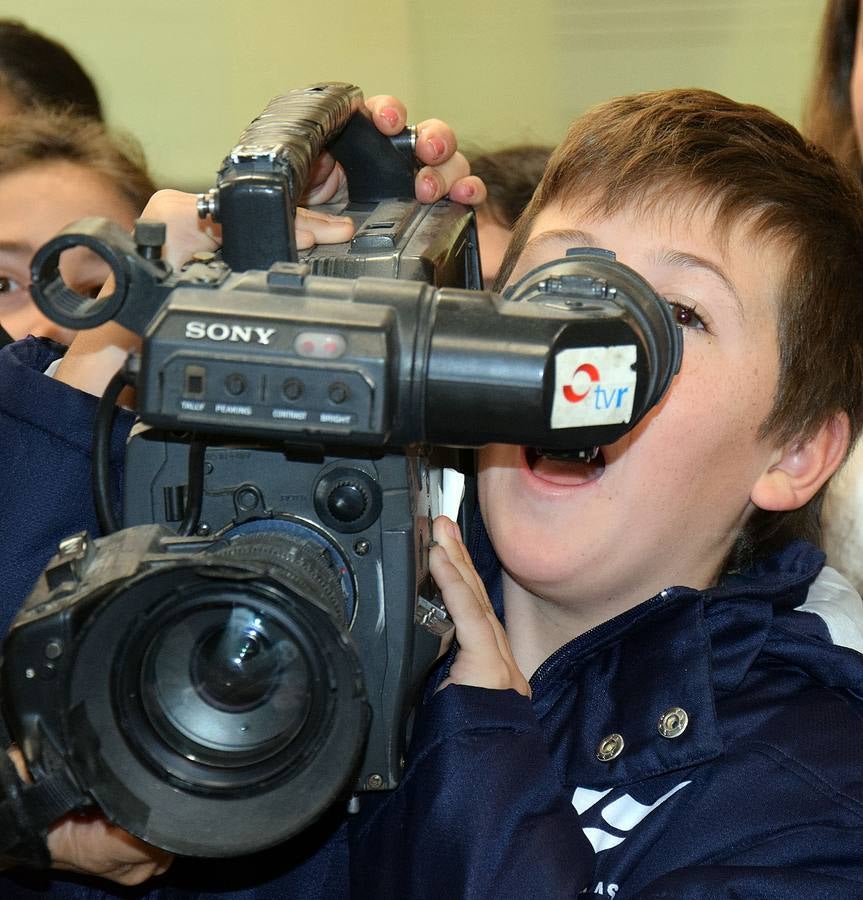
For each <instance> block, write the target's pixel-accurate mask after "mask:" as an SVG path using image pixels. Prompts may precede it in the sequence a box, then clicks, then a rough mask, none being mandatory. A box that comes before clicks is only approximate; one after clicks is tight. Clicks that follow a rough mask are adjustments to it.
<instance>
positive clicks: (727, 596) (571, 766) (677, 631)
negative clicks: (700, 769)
mask: <svg viewBox="0 0 863 900" xmlns="http://www.w3.org/2000/svg"><path fill="white" fill-rule="evenodd" d="M471 550H472V554H473V558H474V560H475V562H476V565H477V569H478V571H479V573H480V575H481V576H482V577H483V579H484V581H485V583H486V587H487V589H488V591H489V595H490V597H491V599H492V602H493V604H494V605H495V608H496V609H497V611H498V614H502V588H501V574H500V564H499V562H498V561H497V558H496V556H495V554H494V550H493V549H492V547H491V543H490V541H489V539H488V536H487V534H486V533H485V529H484V528H483V527H482V523H481V522H479V526H478V528H475V529H474V534H473V535H472V541H471ZM823 559H824V557H823V554H822V553H821V551H819V550H817V549H816V548H814V547H812V546H811V545H809V544H806V543H803V542H799V543H796V544H792V545H789V546H788V547H787V548H786V549H785V550H784V551H782V552H781V553H780V554H778V555H777V556H775V557H772V558H770V559H768V560H765V561H763V562H761V563H759V564H757V565H756V566H755V567H753V568H752V569H751V570H749V571H747V572H745V573H742V574H739V575H733V576H730V577H729V578H727V579H726V580H725V581H724V582H723V584H722V585H720V586H718V587H714V588H711V589H708V590H705V591H697V590H694V589H691V588H686V587H672V588H669V589H667V590H665V591H662V592H661V593H660V594H658V595H657V596H655V597H652V598H651V599H649V600H646V601H645V602H644V603H641V604H640V605H639V606H637V607H635V608H633V609H631V610H628V611H627V612H626V613H624V614H623V615H620V616H617V617H615V618H614V619H611V620H609V621H607V622H604V623H603V624H601V625H599V626H598V627H596V628H594V629H592V630H591V631H589V632H587V633H585V634H583V635H581V636H579V637H578V638H576V639H575V640H573V641H571V642H569V643H568V644H566V645H564V646H563V647H561V648H560V650H558V651H557V652H555V653H554V654H552V656H550V657H549V658H548V659H547V660H546V661H545V662H544V663H543V664H542V666H540V668H539V669H538V670H537V672H536V673H535V674H534V676H533V678H532V679H531V684H532V687H533V692H534V693H533V702H534V709H535V711H536V713H537V715H538V717H539V719H540V720H541V722H542V726H543V729H544V730H545V731H546V733H549V731H551V733H552V734H553V745H554V746H560V748H561V751H562V752H560V754H559V755H558V754H557V753H556V754H555V755H556V758H557V759H558V760H560V761H561V762H562V764H563V765H565V766H566V769H567V771H566V772H562V773H561V775H562V777H563V780H564V781H565V782H567V783H571V784H578V785H589V786H590V787H592V788H594V789H599V790H602V789H605V788H611V787H614V786H615V785H618V784H621V783H630V782H632V781H634V780H640V779H642V778H646V777H650V776H655V775H661V774H664V773H669V772H673V771H675V770H680V769H686V768H689V767H690V766H695V765H698V764H700V763H703V762H706V761H708V760H710V759H713V758H715V757H716V756H718V755H719V754H720V752H721V751H722V748H723V739H722V736H721V734H720V731H719V726H718V723H717V717H716V695H717V693H718V692H722V691H728V690H733V688H734V687H735V686H736V685H737V684H739V683H740V681H742V679H743V678H744V677H745V675H746V673H747V672H748V671H749V669H750V667H751V665H752V663H753V661H754V660H755V659H756V657H757V656H758V654H759V653H760V652H761V650H762V649H763V647H764V644H765V642H766V641H767V640H768V639H769V636H770V632H771V627H772V625H773V621H774V616H775V615H776V613H777V612H783V611H788V612H791V611H792V610H793V609H794V607H796V606H799V605H800V604H801V603H803V601H804V600H805V597H806V593H807V590H808V588H809V586H810V584H811V583H812V581H813V580H814V579H815V577H816V575H817V574H818V572H819V570H820V568H821V566H822V564H823ZM677 710H683V711H684V712H685V714H686V717H687V720H688V724H687V725H686V728H685V730H684V731H683V732H682V733H680V734H677V735H676V736H670V733H671V732H673V731H674V729H673V728H671V729H669V727H668V725H669V723H670V722H672V720H673V717H674V716H677V717H678V718H679V713H678V712H676V711H677ZM576 723H577V724H576ZM663 732H665V735H669V736H664V735H663ZM613 735H619V736H620V737H621V738H622V740H623V744H624V748H623V751H622V752H621V753H620V754H619V756H617V757H616V758H615V759H613V760H610V761H601V760H600V759H599V758H598V755H597V754H598V749H599V747H600V745H601V744H602V743H603V741H604V740H606V739H607V738H610V737H611V736H613ZM615 740H616V739H613V741H615Z"/></svg>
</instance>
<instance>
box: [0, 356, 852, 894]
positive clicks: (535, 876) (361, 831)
mask: <svg viewBox="0 0 863 900" xmlns="http://www.w3.org/2000/svg"><path fill="white" fill-rule="evenodd" d="M45 352H46V350H45V345H44V344H43V343H40V342H32V341H31V342H22V343H21V344H17V345H13V346H12V347H10V348H5V349H3V350H0V385H3V386H4V387H3V388H2V390H3V394H2V396H0V415H2V416H3V428H4V432H5V429H7V428H9V427H11V428H12V429H13V434H14V435H15V438H14V440H13V441H9V440H8V439H7V440H4V442H3V446H2V449H0V472H2V473H3V476H4V477H6V476H7V475H8V474H9V473H15V477H14V478H13V479H12V480H11V481H10V483H9V484H7V485H5V486H4V491H8V492H10V493H13V494H14V496H15V500H16V502H15V505H14V506H12V507H11V509H12V510H13V511H17V512H16V514H15V515H10V516H9V517H8V519H7V521H6V522H5V523H4V525H3V528H4V529H5V532H4V534H3V536H2V542H0V555H2V556H3V557H4V559H3V563H2V569H3V570H9V569H10V568H14V566H10V563H9V556H15V557H16V559H17V562H16V563H15V565H17V566H26V567H27V569H28V571H27V574H26V576H25V577H23V578H22V577H18V580H17V585H18V591H19V592H18V594H16V595H13V594H12V593H10V592H8V591H7V593H6V594H4V601H5V602H4V604H3V605H4V607H5V609H4V614H5V615H6V616H7V619H8V617H9V616H11V615H12V612H13V610H12V608H11V607H12V605H14V604H17V603H18V602H20V600H21V599H22V595H23V592H24V591H26V586H25V585H24V582H25V581H26V582H27V584H28V585H29V582H30V581H32V580H33V578H35V577H36V575H37V574H38V569H39V568H40V567H41V565H42V563H43V562H44V559H45V558H46V557H47V556H48V555H50V552H51V546H50V544H52V543H53V542H54V540H55V539H56V538H59V537H62V536H63V534H65V533H66V532H73V531H77V530H81V529H82V528H84V527H92V525H93V524H94V523H92V521H91V520H92V507H91V506H90V501H89V487H88V481H89V461H88V451H87V447H88V446H89V434H88V427H87V425H86V423H87V422H89V421H90V420H91V416H85V415H84V412H83V409H82V407H86V406H87V405H90V406H92V405H93V402H92V398H83V400H82V397H83V395H78V394H74V396H73V397H72V398H71V399H70V395H72V394H73V392H71V391H69V390H68V389H65V388H64V387H63V386H62V385H57V384H54V385H53V386H48V385H45V384H44V383H43V382H44V381H47V379H45V378H44V376H42V375H41V374H39V373H38V372H30V373H29V374H27V375H21V373H20V370H21V368H22V367H23V368H26V367H27V365H28V360H29V361H31V363H32V366H31V367H34V368H36V369H40V368H41V362H42V361H44V357H43V356H40V354H43V353H45ZM50 352H53V351H50ZM9 355H11V356H12V357H13V359H14V362H13V363H10V361H9V360H8V358H4V357H8V356H9ZM33 361H35V362H33ZM16 367H17V368H16ZM10 368H11V370H12V371H18V372H19V375H20V379H19V381H18V384H19V385H21V384H27V385H29V388H28V394H29V396H21V397H20V398H15V399H17V400H18V401H19V402H18V404H17V407H16V411H15V412H14V414H13V413H10V411H9V408H10V404H11V405H13V406H14V405H15V404H13V403H12V401H11V400H10V399H9V395H10V392H11V388H10V383H9V378H10V377H11V376H10V374H9V373H10ZM25 378H26V379H28V380H27V381H24V380H23V379H25ZM73 404H79V405H73ZM20 407H29V408H30V410H31V412H30V413H29V414H28V413H26V410H22V409H21V408H20ZM76 416H81V418H80V419H78V420H77V421H78V423H79V424H78V425H77V426H76V425H75V424H74V422H75V421H76V419H75V418H74V417H76ZM46 422H47V423H50V424H48V425H46ZM76 428H77V429H78V430H79V431H80V432H81V433H80V434H79V435H78V439H77V440H76V441H72V440H70V436H71V434H72V432H73V431H75V429H76ZM127 429H128V419H126V418H124V419H122V420H121V421H120V422H119V423H118V425H117V427H116V429H115V431H116V433H115V435H114V437H115V439H116V443H115V449H116V450H117V453H119V452H120V451H119V448H120V447H121V445H122V441H123V438H124V436H125V431H126V430H127ZM6 433H8V432H6ZM36 447H39V448H41V449H40V450H39V454H41V455H37V454H36V453H35V452H34V451H33V450H31V448H36ZM22 457H23V459H22ZM117 462H118V463H119V456H118V457H117ZM24 476H26V477H27V479H29V480H24ZM49 482H50V483H49ZM46 495H47V496H48V498H49V499H48V500H46V499H44V498H45V497H46ZM37 498H42V500H41V502H40V503H37V502H36V499H37ZM70 499H71V500H72V502H73V504H74V506H73V508H68V509H62V510H61V505H62V503H61V501H64V500H65V501H69V500H70ZM52 504H54V508H53V509H52V506H51V505H52ZM6 508H7V509H9V508H10V507H8V506H7V507H6ZM55 516H57V517H61V518H62V524H61V525H57V526H56V527H55V523H54V517H55ZM63 529H65V531H64V530H63ZM40 535H41V538H40ZM16 536H20V537H21V538H22V539H25V540H26V541H27V542H28V544H27V546H28V547H29V548H30V549H29V551H28V552H30V553H36V555H37V556H38V557H39V560H40V561H39V562H38V564H37V563H36V561H35V560H34V561H30V560H29V559H25V555H26V554H22V553H21V552H19V550H18V548H16V547H14V546H12V545H10V541H12V542H13V543H14V540H15V539H16ZM472 552H473V555H474V559H475V560H476V562H477V565H478V568H479V570H480V573H481V574H482V576H483V578H484V580H485V582H486V584H487V586H488V588H489V592H490V595H491V596H492V599H493V601H494V602H495V604H496V606H497V609H498V612H499V613H501V612H502V605H501V604H502V597H501V579H500V566H499V563H498V561H497V559H496V558H495V556H494V553H493V551H492V549H491V547H490V545H489V542H488V539H487V537H486V536H485V533H484V531H483V530H482V528H481V525H480V526H479V527H478V529H477V534H476V540H475V543H474V545H473V546H472ZM822 566H823V555H822V554H821V553H820V551H818V550H816V549H815V548H813V547H811V546H809V545H807V544H803V543H799V544H794V545H791V546H789V547H787V548H786V549H785V551H784V552H783V553H781V554H780V555H778V556H777V557H775V558H772V559H770V560H768V561H766V562H764V563H762V564H760V565H758V566H757V567H755V568H754V569H752V570H751V571H748V572H746V573H744V574H740V575H735V576H732V577H729V578H728V579H727V581H726V582H725V583H724V584H723V585H722V586H720V587H717V588H713V589H710V590H706V591H695V590H691V589H688V588H684V587H677V588H669V589H668V590H667V591H663V592H662V594H660V595H658V596H656V597H654V598H652V599H649V600H647V601H645V602H644V603H642V604H641V605H640V606H638V607H636V608H634V609H632V610H630V611H628V612H627V613H625V614H623V615H621V616H619V617H617V618H615V619H612V620H610V621H608V622H606V623H604V624H602V625H600V626H599V627H597V628H595V629H593V630H592V631H590V632H588V633H586V634H584V635H582V636H581V637H579V638H577V639H576V640H574V641H572V642H570V643H569V644H567V645H566V646H564V647H562V648H561V649H560V650H559V651H557V652H556V653H555V654H553V655H552V656H551V657H550V658H549V659H548V660H546V662H545V663H543V665H542V666H541V667H540V668H539V670H538V671H537V672H536V674H535V675H534V676H533V678H532V680H531V684H532V688H533V698H532V700H527V699H526V698H524V697H520V696H518V695H516V694H515V693H514V692H502V691H489V690H483V689H478V688H470V687H464V686H450V687H448V688H446V690H444V691H442V692H441V693H439V694H435V695H432V693H431V691H432V689H433V687H434V680H433V681H432V683H431V684H430V686H429V693H428V695H427V697H426V702H425V703H424V705H423V706H422V708H421V709H420V711H419V715H418V718H417V724H416V728H415V732H414V737H413V740H412V744H411V748H410V754H409V763H408V768H407V770H406V772H405V777H404V779H403V783H402V785H401V786H400V788H399V789H398V790H397V791H395V792H392V793H389V794H385V795H377V796H375V797H374V798H372V797H366V798H364V800H363V803H362V807H361V811H360V813H359V814H358V815H356V816H351V817H349V821H348V824H347V825H344V824H343V820H342V816H341V814H340V812H339V811H338V810H336V811H334V812H333V814H332V816H331V817H330V818H329V819H328V820H327V821H325V822H323V823H321V825H320V826H319V827H318V829H316V830H313V831H310V832H308V833H306V834H304V835H303V836H302V839H301V840H295V841H292V842H290V843H288V844H286V845H284V846H282V847H278V848H275V849H274V850H272V851H269V852H268V853H266V854H259V855H258V856H256V857H247V858H243V859H235V860H225V861H191V860H186V861H178V864H177V865H176V866H175V868H174V869H172V870H171V871H170V872H169V873H168V875H167V876H166V877H164V878H163V879H161V880H160V882H159V884H160V888H151V889H149V890H150V891H151V893H149V894H147V891H148V889H138V890H137V891H133V892H131V893H130V892H124V891H122V890H120V889H115V888H107V889H106V890H104V891H102V890H97V889H89V890H88V889H86V888H84V887H80V886H78V885H76V886H75V887H71V886H70V884H69V882H68V881H65V882H63V886H62V887H61V886H59V882H55V883H54V887H53V889H52V890H51V891H49V892H42V893H39V892H34V893H24V892H23V888H22V887H21V886H20V884H19V883H17V882H13V881H11V880H10V878H11V877H12V876H10V875H8V874H7V876H6V878H5V879H0V896H3V897H7V896H8V897H31V896H32V897H37V896H52V897H75V898H76V900H83V898H87V900H91V898H94V897H99V898H101V897H123V896H140V895H142V894H144V895H148V896H149V897H152V898H154V900H155V898H157V897H158V898H160V900H175V898H176V900H179V898H182V900H191V898H196V900H200V898H205V897H206V898H215V897H222V898H231V900H270V898H276V897H279V898H302V900H315V898H320V900H330V898H343V897H346V896H349V895H350V896H352V897H356V898H367V897H368V898H371V897H374V898H391V897H392V898H408V900H422V898H426V897H428V898H433V900H444V898H446V900H449V898H480V897H481V898H483V900H485V898H489V897H494V898H495V900H506V898H533V897H537V898H543V900H546V898H549V900H554V898H564V897H566V898H573V897H575V896H577V895H578V894H580V893H584V892H586V893H587V894H588V895H589V896H598V897H607V898H611V897H616V898H618V900H625V898H658V897H668V898H676V900H681V898H682V900H686V898H703V897H747V898H777V900H778V898H782V900H789V898H790V900H794V898H801V900H803V898H806V900H810V898H821V897H824V898H826V897H830V898H831V900H837V898H852V897H853V898H859V897H861V896H863V656H861V654H860V652H858V650H856V649H847V648H846V647H843V646H840V645H839V644H840V643H842V642H845V643H850V644H853V645H855V646H857V647H858V649H859V647H863V609H861V604H860V598H859V597H857V596H856V595H853V594H852V593H851V592H850V591H849V590H845V589H844V588H842V587H841V585H840V587H838V588H837V583H838V580H837V579H836V578H835V576H834V573H832V572H831V571H830V570H828V569H823V570H822ZM13 574H14V573H13ZM843 591H844V592H843ZM441 677H443V673H442V672H441V673H439V674H438V676H437V678H438V679H439V678H441ZM677 710H683V711H685V713H686V715H687V719H688V724H687V725H686V727H685V729H682V730H681V729H680V727H679V723H680V720H681V717H680V713H679V712H675V713H673V711H677ZM672 713H673V714H672ZM675 716H676V720H675ZM675 721H676V722H677V724H678V728H677V731H679V733H675V734H673V735H672V734H671V733H670V732H669V726H670V725H673V724H674V722H675ZM660 722H662V723H663V724H664V727H665V730H666V734H667V735H669V736H664V735H663V734H661V733H660V730H659V724H660ZM671 731H675V729H674V728H671ZM612 735H619V736H620V737H621V738H622V742H623V745H622V750H621V751H620V753H619V755H617V756H616V757H614V758H613V759H610V760H608V761H604V762H603V761H600V760H599V759H598V758H597V748H598V746H599V745H600V743H602V742H603V741H604V739H606V738H608V737H609V736H612ZM618 744H619V741H618ZM609 746H615V742H614V741H611V742H610V744H609ZM226 827H229V824H226ZM21 877H22V878H26V879H28V881H27V883H28V884H31V885H33V884H35V883H36V882H37V881H38V879H39V878H40V877H42V876H41V875H40V874H38V873H22V875H21ZM349 880H350V885H351V887H350V888H349V886H348V882H349ZM91 883H95V882H91ZM101 887H102V885H100V888H101Z"/></svg>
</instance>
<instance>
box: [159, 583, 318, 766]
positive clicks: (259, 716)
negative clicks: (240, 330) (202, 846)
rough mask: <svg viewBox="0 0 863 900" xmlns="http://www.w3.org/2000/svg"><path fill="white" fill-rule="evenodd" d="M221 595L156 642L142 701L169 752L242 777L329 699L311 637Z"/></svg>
mask: <svg viewBox="0 0 863 900" xmlns="http://www.w3.org/2000/svg"><path fill="white" fill-rule="evenodd" d="M220 593H221V596H213V592H210V594H209V596H208V597H207V598H206V601H204V598H203V597H201V598H200V601H199V602H198V603H196V604H195V605H193V606H189V607H185V608H184V607H183V605H182V604H181V605H180V608H179V609H178V610H177V614H176V615H175V616H173V617H171V618H170V619H169V620H168V621H167V622H165V623H164V627H163V628H162V629H161V630H160V631H159V633H158V634H156V635H154V637H153V640H152V641H151V643H150V645H149V648H148V650H147V653H146V656H145V659H144V673H145V678H144V684H143V686H142V691H141V695H142V697H143V699H144V706H145V709H146V711H147V714H148V717H149V719H150V722H151V723H152V724H153V726H154V727H155V729H156V731H157V733H158V734H160V735H161V738H162V740H163V741H164V743H165V744H167V745H168V746H169V747H172V748H173V749H174V750H175V751H176V752H178V753H179V754H180V755H181V756H182V757H185V758H187V759H195V760H197V761H198V762H206V763H208V764H209V765H213V766H218V767H220V768H221V769H236V768H239V767H242V766H248V765H251V764H254V763H258V762H263V761H264V760H267V759H269V758H271V757H272V756H273V755H274V754H276V753H277V752H278V751H280V750H283V749H285V748H287V747H288V746H289V745H290V743H291V741H293V740H294V739H295V738H296V736H297V734H298V733H299V732H300V731H301V729H302V728H303V726H304V725H305V724H306V722H307V720H308V717H309V711H310V708H311V705H312V703H313V702H321V699H322V698H320V697H316V693H317V692H316V687H315V684H314V676H313V674H312V671H311V665H310V660H309V655H310V653H311V652H312V651H311V644H310V641H311V636H310V635H307V634H304V633H303V631H302V629H301V626H300V625H299V623H298V622H297V621H293V622H292V621H290V620H288V619H284V618H283V617H282V616H281V615H279V611H278V610H277V609H275V608H272V609H268V608H267V604H266V603H260V604H258V605H256V606H248V605H246V604H245V603H242V602H239V598H238V596H237V594H238V593H239V592H236V593H234V592H231V591H230V590H224V589H223V590H222V591H221V592H220ZM232 593H233V596H232ZM246 593H248V591H246ZM246 599H247V600H248V599H251V598H250V597H248V596H247V597H246ZM303 645H305V649H304V646H303ZM178 771H179V770H178Z"/></svg>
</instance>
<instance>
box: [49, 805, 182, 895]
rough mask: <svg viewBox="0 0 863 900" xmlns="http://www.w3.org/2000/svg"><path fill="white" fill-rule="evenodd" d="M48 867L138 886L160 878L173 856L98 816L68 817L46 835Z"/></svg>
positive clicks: (74, 815)
mask: <svg viewBox="0 0 863 900" xmlns="http://www.w3.org/2000/svg"><path fill="white" fill-rule="evenodd" d="M48 850H49V851H50V853H51V866H52V868H55V869H63V870H65V871H68V872H77V873H78V874H83V875H97V876H99V877H100V878H107V879H108V880H109V881H116V882H118V883H119V884H141V883H142V882H144V881H146V880H147V879H148V878H152V877H153V876H155V875H161V874H162V873H163V872H164V871H166V870H167V868H168V866H170V864H171V861H172V860H173V856H172V855H171V854H170V853H168V852H167V851H166V850H160V849H159V848H158V847H152V846H150V845H149V844H145V843H144V842H143V841H140V840H138V839H137V838H135V837H132V835H130V834H128V833H127V832H125V831H123V830H122V829H120V828H117V827H116V826H115V825H111V824H110V823H109V822H108V821H107V820H105V819H104V818H103V817H102V816H98V815H93V816H88V817H86V818H82V817H81V816H80V815H77V814H74V813H73V814H71V815H68V816H66V817H65V818H63V819H61V820H60V821H59V822H58V823H57V824H56V825H54V826H53V827H52V828H51V830H50V831H49V832H48Z"/></svg>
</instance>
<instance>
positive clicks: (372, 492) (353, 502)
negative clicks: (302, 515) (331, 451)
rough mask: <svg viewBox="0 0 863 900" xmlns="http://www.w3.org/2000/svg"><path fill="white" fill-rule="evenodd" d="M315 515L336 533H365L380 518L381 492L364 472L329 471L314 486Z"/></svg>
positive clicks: (337, 469)
mask: <svg viewBox="0 0 863 900" xmlns="http://www.w3.org/2000/svg"><path fill="white" fill-rule="evenodd" d="M315 511H316V512H317V514H318V516H319V517H320V519H321V521H322V522H323V523H324V524H326V525H329V526H330V527H331V528H334V529H336V531H341V532H346V533H349V534H353V533H355V532H357V531H363V530H364V529H366V528H368V527H369V526H370V525H371V524H372V523H373V522H374V521H375V520H376V519H377V517H378V516H379V515H380V511H381V491H380V488H379V487H378V483H377V482H376V481H375V479H374V478H373V477H372V475H370V474H369V473H368V472H366V471H365V470H364V469H359V468H348V467H339V468H336V469H330V470H329V471H328V472H325V473H324V474H323V475H322V476H321V477H320V478H319V479H318V483H317V485H316V486H315Z"/></svg>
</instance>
